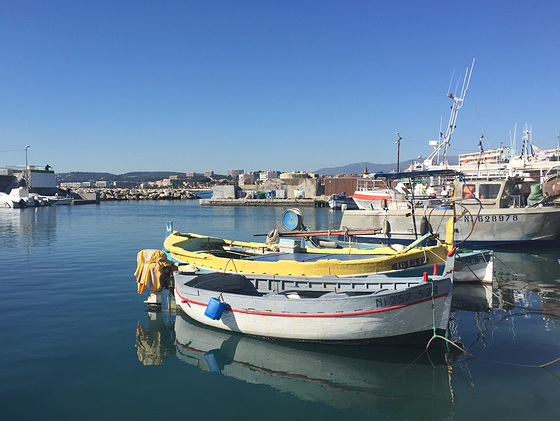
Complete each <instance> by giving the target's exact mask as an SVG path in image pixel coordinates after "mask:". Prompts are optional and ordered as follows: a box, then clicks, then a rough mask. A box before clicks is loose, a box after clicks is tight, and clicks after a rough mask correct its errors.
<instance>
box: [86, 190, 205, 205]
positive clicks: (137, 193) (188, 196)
mask: <svg viewBox="0 0 560 421" xmlns="http://www.w3.org/2000/svg"><path fill="white" fill-rule="evenodd" d="M75 193H77V194H78V195H81V196H83V195H84V194H89V195H91V194H95V195H96V197H97V199H98V201H101V202H109V201H121V200H193V199H199V196H198V195H197V194H196V193H195V192H193V191H191V190H187V189H163V190H162V189H136V188H111V189H109V188H102V189H77V190H75Z"/></svg>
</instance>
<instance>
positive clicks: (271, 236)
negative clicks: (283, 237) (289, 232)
mask: <svg viewBox="0 0 560 421" xmlns="http://www.w3.org/2000/svg"><path fill="white" fill-rule="evenodd" d="M278 237H280V234H279V232H278V230H277V229H276V228H274V229H273V230H272V231H270V232H269V233H268V234H267V235H266V244H275V243H277V242H278Z"/></svg>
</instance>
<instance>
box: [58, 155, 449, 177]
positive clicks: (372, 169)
mask: <svg viewBox="0 0 560 421" xmlns="http://www.w3.org/2000/svg"><path fill="white" fill-rule="evenodd" d="M448 159H449V163H450V164H457V162H458V158H457V157H456V156H451V157H448ZM413 162H414V161H413V160H409V161H403V162H401V163H400V169H401V170H404V169H406V168H408V167H409V166H410V165H411V164H412V163H413ZM365 167H367V170H368V172H369V173H376V172H389V171H393V170H395V169H396V168H397V164H396V163H394V164H375V163H373V162H356V163H354V164H348V165H344V166H342V167H332V168H320V169H318V170H315V171H312V172H313V173H315V174H321V175H337V174H362V173H363V172H364V169H365ZM172 175H177V176H184V175H185V173H184V172H174V171H151V172H150V171H135V172H127V173H124V174H111V173H108V172H80V171H74V172H67V173H60V174H56V179H57V181H58V182H59V183H82V182H86V181H104V180H105V181H134V182H137V183H143V182H153V181H158V180H163V179H164V178H169V177H170V176H172ZM200 177H201V178H202V176H200ZM213 178H214V179H221V178H225V176H224V175H219V174H214V177H213Z"/></svg>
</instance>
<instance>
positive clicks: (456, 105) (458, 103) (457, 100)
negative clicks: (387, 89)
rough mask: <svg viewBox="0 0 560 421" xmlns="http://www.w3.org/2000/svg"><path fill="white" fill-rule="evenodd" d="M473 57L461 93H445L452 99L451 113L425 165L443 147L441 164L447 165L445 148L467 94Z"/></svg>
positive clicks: (448, 143) (429, 162)
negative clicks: (440, 140)
mask: <svg viewBox="0 0 560 421" xmlns="http://www.w3.org/2000/svg"><path fill="white" fill-rule="evenodd" d="M474 60H475V59H474V58H473V61H472V64H471V67H470V69H469V68H468V67H467V70H466V71H465V77H464V79H463V86H462V87H461V93H460V94H459V95H458V96H456V95H453V94H452V93H451V92H450V93H449V94H447V96H448V97H449V98H451V99H452V100H453V105H452V106H451V115H450V116H449V123H448V125H447V130H446V132H445V134H442V133H440V138H441V137H443V142H438V145H437V146H435V147H434V151H433V152H432V153H431V154H430V156H428V157H427V158H426V159H425V160H424V163H426V164H427V165H431V163H432V161H433V159H434V158H435V157H436V156H437V155H438V154H439V152H440V151H441V150H442V149H443V164H444V165H447V149H448V148H449V145H450V143H451V135H452V134H453V132H454V131H455V127H456V126H455V123H456V122H457V114H458V113H459V110H460V109H461V108H462V107H463V102H464V101H465V95H466V94H467V90H468V89H469V83H470V81H471V76H472V71H473V68H474Z"/></svg>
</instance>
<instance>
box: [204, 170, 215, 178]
mask: <svg viewBox="0 0 560 421" xmlns="http://www.w3.org/2000/svg"><path fill="white" fill-rule="evenodd" d="M204 177H206V178H212V177H214V171H204Z"/></svg>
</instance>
